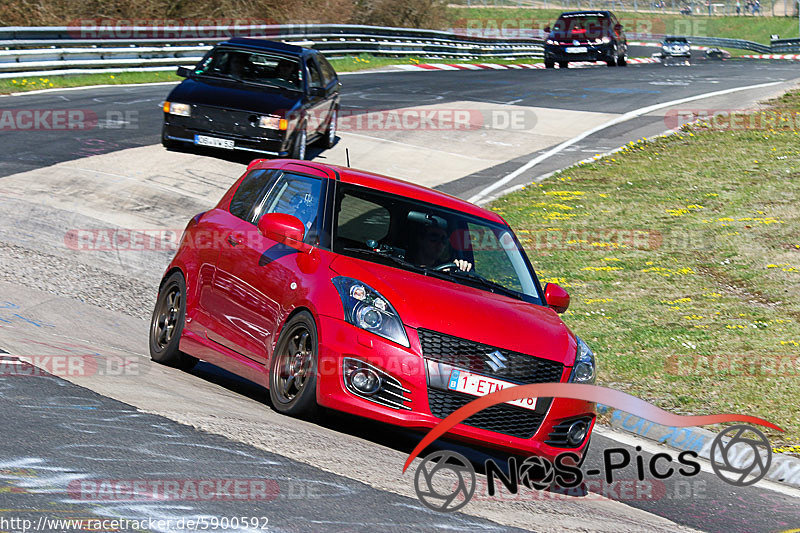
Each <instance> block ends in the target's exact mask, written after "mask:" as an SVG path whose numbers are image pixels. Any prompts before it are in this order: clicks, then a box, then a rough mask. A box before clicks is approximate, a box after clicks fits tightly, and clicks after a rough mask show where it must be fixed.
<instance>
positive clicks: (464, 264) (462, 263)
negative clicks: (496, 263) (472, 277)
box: [453, 259, 472, 272]
mask: <svg viewBox="0 0 800 533" xmlns="http://www.w3.org/2000/svg"><path fill="white" fill-rule="evenodd" d="M453 263H455V264H456V266H457V267H458V269H459V270H461V271H463V272H469V271H470V270H472V263H470V262H469V261H467V260H465V259H456V260H454V261H453Z"/></svg>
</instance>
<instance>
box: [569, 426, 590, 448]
mask: <svg viewBox="0 0 800 533" xmlns="http://www.w3.org/2000/svg"><path fill="white" fill-rule="evenodd" d="M588 427H589V426H588V425H587V424H586V422H584V421H583V420H578V421H577V422H575V423H574V424H572V425H571V426H570V427H569V432H568V433H567V440H568V441H569V443H570V444H571V445H572V446H577V445H579V444H580V443H581V442H583V439H584V438H586V430H587V429H588Z"/></svg>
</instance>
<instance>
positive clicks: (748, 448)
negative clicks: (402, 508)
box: [414, 425, 772, 512]
mask: <svg viewBox="0 0 800 533" xmlns="http://www.w3.org/2000/svg"><path fill="white" fill-rule="evenodd" d="M638 449H639V448H637V450H638ZM615 450H616V449H615ZM616 452H617V453H619V452H624V453H625V454H628V452H627V451H626V450H624V449H620V450H616ZM684 454H690V455H691V456H692V457H693V458H696V457H697V454H696V453H695V452H683V453H682V454H681V455H682V456H683V455H684ZM610 455H611V454H608V453H604V454H603V457H604V459H605V463H606V464H604V466H605V469H606V470H607V474H606V477H607V478H608V477H609V474H610V472H611V470H613V469H614V468H618V467H622V466H627V465H628V464H629V463H630V460H629V458H630V456H629V455H628V460H627V461H625V463H624V464H615V465H614V464H608V457H609V456H610ZM657 455H661V456H665V455H667V454H663V453H662V454H657ZM565 457H568V458H569V459H570V462H564V461H563V458H565ZM655 458H657V456H653V459H655ZM577 460H578V456H577V455H576V454H574V453H572V452H565V453H564V454H561V455H559V456H558V457H557V458H556V460H555V465H554V464H553V463H552V462H551V461H549V460H548V459H546V458H544V457H528V458H526V459H525V460H524V461H522V462H521V463H520V464H519V466H517V462H516V461H513V460H509V465H508V466H509V469H512V468H513V469H515V470H516V471H515V472H513V473H510V474H509V476H508V477H509V478H510V479H511V480H513V482H512V481H510V480H509V479H504V476H503V475H502V473H501V472H502V471H501V470H500V469H499V467H498V466H497V465H496V464H495V463H494V462H493V461H492V460H487V461H486V473H487V480H488V483H487V491H488V493H489V496H492V495H494V484H495V479H496V476H500V479H502V480H503V484H504V485H505V486H506V488H507V489H509V490H510V491H511V492H512V493H516V492H517V490H518V485H519V484H522V485H524V486H525V487H527V488H529V489H535V490H548V489H551V488H561V489H563V488H572V487H575V486H576V485H580V484H581V483H583V480H584V473H583V472H582V471H581V470H580V469H579V468H578V467H577V466H576V465H577ZM710 460H711V467H712V469H713V470H714V472H715V473H716V474H717V476H718V477H719V478H720V479H721V480H723V481H725V482H726V483H729V484H731V485H735V486H739V487H742V486H747V485H752V484H754V483H756V482H758V481H759V480H761V479H762V478H763V477H764V476H765V475H766V474H767V472H768V470H769V467H770V464H771V462H772V447H771V446H770V443H769V440H767V438H766V436H765V435H764V434H763V433H761V432H760V431H758V430H757V429H755V428H753V427H752V426H747V425H736V426H731V427H729V428H726V429H725V430H723V431H721V432H720V433H718V434H717V436H716V437H715V438H714V441H713V442H712V444H711V452H710ZM638 462H639V461H637V463H638ZM654 462H655V461H653V460H652V459H651V466H650V469H651V475H653V476H654V477H658V478H661V479H664V478H666V477H669V476H670V475H671V474H672V473H673V472H674V469H672V468H670V469H669V470H668V471H667V474H666V475H664V474H663V473H661V474H659V473H658V472H657V470H655V469H654V467H653V463H654ZM681 462H682V463H683V464H684V465H688V466H695V465H696V468H694V469H693V471H691V473H689V472H688V471H684V470H683V469H681V470H680V471H681V472H682V473H684V474H685V475H696V474H697V473H699V471H700V465H699V463H697V462H696V461H693V460H691V459H689V458H687V460H686V462H683V457H681ZM640 470H641V468H640ZM594 472H599V470H597V471H589V472H588V473H589V474H592V473H594ZM643 478H644V472H642V471H640V472H639V479H643ZM609 481H610V480H609ZM476 487H477V483H476V474H475V469H474V467H473V466H472V463H471V462H470V461H469V460H468V459H467V458H466V457H464V456H463V455H461V454H459V453H456V452H453V451H449V450H440V451H436V452H433V453H431V454H429V455H428V456H427V457H425V458H424V459H423V460H422V462H421V463H420V464H419V466H418V467H417V470H416V473H415V475H414V490H415V491H416V493H417V497H418V498H419V500H420V502H422V503H423V504H424V505H425V506H426V507H428V508H430V509H433V510H434V511H440V512H453V511H457V510H459V509H461V508H462V507H464V506H465V505H467V504H468V503H469V502H470V500H471V499H472V497H473V496H474V495H475V491H476Z"/></svg>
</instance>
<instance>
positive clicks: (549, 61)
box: [544, 59, 556, 68]
mask: <svg viewBox="0 0 800 533" xmlns="http://www.w3.org/2000/svg"><path fill="white" fill-rule="evenodd" d="M544 68H556V62H555V61H553V60H552V59H545V60H544Z"/></svg>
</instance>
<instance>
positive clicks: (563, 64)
mask: <svg viewBox="0 0 800 533" xmlns="http://www.w3.org/2000/svg"><path fill="white" fill-rule="evenodd" d="M558 67H559V68H569V61H559V62H558Z"/></svg>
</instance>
